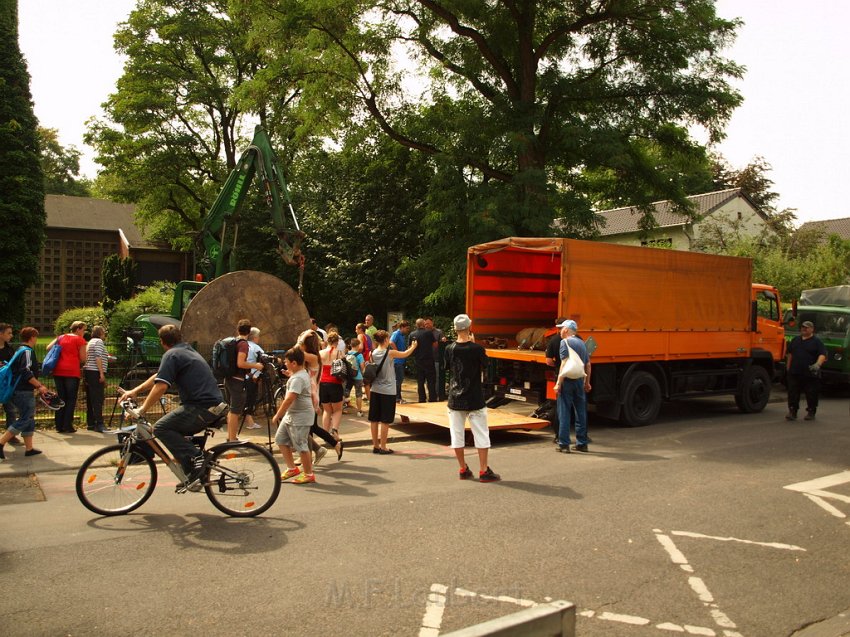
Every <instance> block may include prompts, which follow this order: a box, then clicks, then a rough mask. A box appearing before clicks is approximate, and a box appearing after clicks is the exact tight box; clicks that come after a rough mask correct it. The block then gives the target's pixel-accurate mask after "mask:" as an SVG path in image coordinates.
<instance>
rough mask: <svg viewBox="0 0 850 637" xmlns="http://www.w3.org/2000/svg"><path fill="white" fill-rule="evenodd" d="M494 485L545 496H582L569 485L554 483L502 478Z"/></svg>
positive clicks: (572, 497) (573, 497) (574, 498)
mask: <svg viewBox="0 0 850 637" xmlns="http://www.w3.org/2000/svg"><path fill="white" fill-rule="evenodd" d="M494 485H495V486H499V487H507V488H508V489H516V490H517V491H525V492H526V493H533V494H534V495H542V496H546V497H547V498H564V499H566V500H581V499H583V498H584V496H583V495H582V494H580V493H578V492H576V491H573V490H572V489H570V488H569V487H562V486H558V485H554V484H540V483H532V482H516V481H513V480H502V481H501V482H496V483H494Z"/></svg>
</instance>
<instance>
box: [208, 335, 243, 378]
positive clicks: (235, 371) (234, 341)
mask: <svg viewBox="0 0 850 637" xmlns="http://www.w3.org/2000/svg"><path fill="white" fill-rule="evenodd" d="M238 344H239V339H238V338H236V337H235V336H228V337H227V338H221V339H219V340H217V341H216V342H215V345H213V350H212V360H210V367H212V372H213V375H214V376H215V377H216V378H217V379H218V380H219V381H221V380H224V379H225V378H229V377H231V376H238V375H239V368H238V367H237V366H236V355H237V345H238Z"/></svg>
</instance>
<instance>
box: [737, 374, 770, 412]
mask: <svg viewBox="0 0 850 637" xmlns="http://www.w3.org/2000/svg"><path fill="white" fill-rule="evenodd" d="M769 398H770V376H768V374H767V370H765V368H764V367H762V366H760V365H752V366H750V367H749V368H748V369H746V370H745V371H744V375H743V377H742V378H741V389H740V391H739V392H738V393H737V394H735V404H736V405H738V409H740V410H741V411H742V412H744V413H745V414H754V413H756V412H759V411H761V410H762V409H764V408H765V406H766V405H767V401H768V399H769Z"/></svg>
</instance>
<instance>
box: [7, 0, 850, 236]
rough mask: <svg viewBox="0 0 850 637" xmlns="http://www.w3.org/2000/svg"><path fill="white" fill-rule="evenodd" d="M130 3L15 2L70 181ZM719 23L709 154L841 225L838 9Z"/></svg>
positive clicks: (731, 1) (116, 71)
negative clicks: (738, 70)
mask: <svg viewBox="0 0 850 637" xmlns="http://www.w3.org/2000/svg"><path fill="white" fill-rule="evenodd" d="M134 5H135V0H19V1H18V7H19V8H18V14H19V15H18V18H19V42H20V47H21V51H22V52H23V54H24V57H25V58H26V61H27V64H28V68H29V72H30V76H31V78H32V83H31V89H32V95H33V101H34V103H35V113H36V116H37V117H38V119H39V122H40V124H41V125H42V126H46V127H48V128H55V129H58V131H59V141H60V143H61V144H62V145H64V146H75V147H76V148H78V149H79V150H80V151H81V152H82V153H83V157H82V160H81V168H82V172H83V173H84V174H85V175H86V176H89V177H94V176H95V174H96V173H97V169H98V166H97V164H95V163H94V160H93V157H92V156H93V151H92V149H91V148H89V147H87V146H86V145H85V144H84V143H83V134H84V133H85V122H86V120H88V119H89V118H90V117H92V116H96V115H100V114H101V108H100V105H101V104H102V103H103V102H104V101H105V100H106V99H107V97H108V95H109V94H110V93H112V92H113V91H114V90H115V82H116V80H117V79H118V77H119V76H120V75H121V70H122V64H123V60H122V59H120V58H119V56H117V55H116V53H115V52H114V50H113V48H112V34H113V33H114V32H115V29H116V26H117V25H118V23H119V22H122V21H123V20H126V18H127V17H128V16H129V14H130V11H131V9H132V8H133V6H134ZM717 12H718V14H719V15H720V16H722V17H724V18H734V17H738V18H741V19H742V20H743V21H744V26H743V27H741V28H740V29H739V31H738V38H737V41H736V42H735V44H734V45H733V46H732V47H731V48H730V49H729V50H728V51H727V52H726V54H727V56H728V57H731V58H732V59H733V60H735V61H736V62H738V63H739V64H743V65H744V66H745V67H746V68H747V72H746V74H745V76H744V79H743V80H742V81H740V82H737V83H736V88H737V89H738V90H739V91H740V92H741V93H742V95H743V96H744V103H743V105H742V106H741V107H739V108H738V109H737V110H736V111H735V113H734V114H733V116H732V119H731V121H730V122H729V125H728V127H727V129H726V133H727V136H726V139H725V140H724V141H723V142H722V143H721V144H720V145H719V146H718V148H717V149H716V150H717V151H719V152H720V153H721V154H722V155H723V156H724V157H725V158H726V159H727V160H728V161H729V163H730V164H731V165H732V166H733V167H735V168H742V167H744V166H745V165H746V164H747V163H749V162H750V161H751V160H752V159H753V158H754V157H757V156H762V157H764V158H765V159H766V160H767V162H768V163H769V164H770V165H771V166H772V167H773V170H772V172H771V173H770V175H769V177H770V178H771V179H772V180H773V182H774V186H773V190H774V191H775V192H777V193H779V195H780V198H779V201H778V204H777V207H778V208H780V209H782V208H795V209H796V211H797V212H796V214H797V219H798V223H802V222H804V221H814V220H819V219H836V218H841V217H848V216H850V206H848V205H847V203H846V200H847V199H848V197H847V196H846V191H845V190H844V179H846V178H847V174H846V172H847V168H848V166H850V121H849V120H848V117H850V115H848V113H847V110H848V109H847V104H848V101H850V100H848V98H850V64H849V62H850V38H847V36H846V28H847V24H848V23H850V1H847V0H807V1H806V2H802V1H801V0H718V1H717Z"/></svg>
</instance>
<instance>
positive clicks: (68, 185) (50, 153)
mask: <svg viewBox="0 0 850 637" xmlns="http://www.w3.org/2000/svg"><path fill="white" fill-rule="evenodd" d="M38 140H39V145H40V146H41V170H42V172H43V173H44V193H45V194H47V195H71V196H74V197H88V196H90V194H91V190H90V183H89V181H88V180H87V179H85V178H81V177H80V156H81V155H82V153H81V152H80V151H79V150H77V148H76V147H74V146H69V147H67V148H65V147H64V146H62V144H60V143H59V131H58V130H56V129H55V128H44V127H42V126H39V127H38Z"/></svg>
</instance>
